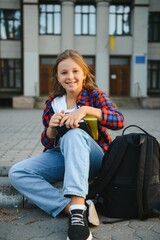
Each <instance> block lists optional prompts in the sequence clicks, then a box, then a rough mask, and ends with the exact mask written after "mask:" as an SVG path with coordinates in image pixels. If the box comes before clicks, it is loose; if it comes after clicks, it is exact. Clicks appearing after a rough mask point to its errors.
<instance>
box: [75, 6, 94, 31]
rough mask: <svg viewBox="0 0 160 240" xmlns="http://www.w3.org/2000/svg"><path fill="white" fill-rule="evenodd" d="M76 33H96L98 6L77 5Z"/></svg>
mask: <svg viewBox="0 0 160 240" xmlns="http://www.w3.org/2000/svg"><path fill="white" fill-rule="evenodd" d="M74 32H75V35H95V34H96V7H95V6H94V5H76V6H75V29H74Z"/></svg>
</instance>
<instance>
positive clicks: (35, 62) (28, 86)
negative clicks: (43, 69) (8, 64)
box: [23, 0, 39, 96]
mask: <svg viewBox="0 0 160 240" xmlns="http://www.w3.org/2000/svg"><path fill="white" fill-rule="evenodd" d="M38 21H39V18H38V0H23V31H24V32H23V54H24V65H23V69H24V96H37V95H39V90H37V89H39V88H38V84H39V57H38V35H39V34H38V26H39V24H38Z"/></svg>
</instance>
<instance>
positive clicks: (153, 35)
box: [148, 12, 160, 42]
mask: <svg viewBox="0 0 160 240" xmlns="http://www.w3.org/2000/svg"><path fill="white" fill-rule="evenodd" d="M148 35H149V36H148V39H149V42H160V12H152V13H150V14H149V31H148Z"/></svg>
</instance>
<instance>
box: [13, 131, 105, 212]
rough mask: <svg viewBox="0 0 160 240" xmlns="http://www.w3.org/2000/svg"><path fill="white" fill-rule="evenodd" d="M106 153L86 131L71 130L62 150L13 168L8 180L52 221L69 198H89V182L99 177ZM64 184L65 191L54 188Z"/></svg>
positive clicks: (64, 140)
mask: <svg viewBox="0 0 160 240" xmlns="http://www.w3.org/2000/svg"><path fill="white" fill-rule="evenodd" d="M103 154H104V153H103V150H102V149H101V148H100V146H99V145H98V144H97V143H96V142H95V141H94V140H93V139H92V138H91V137H90V136H89V135H88V134H87V133H86V132H84V131H83V130H81V129H79V128H75V129H71V130H69V131H68V132H67V133H66V134H65V135H64V136H63V137H62V138H61V141H60V147H59V148H53V149H48V150H47V151H46V152H43V153H41V154H40V155H38V156H36V157H31V158H28V159H26V160H24V161H21V162H19V163H17V164H15V165H14V166H13V167H11V169H10V171H9V179H10V182H11V184H12V185H13V186H14V187H15V189H17V190H18V191H19V192H20V193H21V194H23V195H24V196H25V197H27V198H28V199H30V200H31V201H32V202H33V203H34V204H36V205H37V206H38V207H40V208H41V209H43V210H44V211H45V212H47V213H48V214H50V215H52V216H53V217H55V216H57V215H58V214H59V213H60V212H61V211H62V210H63V209H64V208H65V207H66V206H67V205H68V203H69V202H70V196H71V195H75V196H81V197H84V198H85V197H86V195H87V193H88V179H90V178H93V177H94V176H96V175H97V173H98V171H99V169H100V166H101V162H102V158H103ZM62 180H63V189H58V188H55V187H54V186H53V185H52V184H53V183H54V182H57V181H62Z"/></svg>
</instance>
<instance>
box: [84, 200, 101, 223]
mask: <svg viewBox="0 0 160 240" xmlns="http://www.w3.org/2000/svg"><path fill="white" fill-rule="evenodd" d="M86 207H87V218H88V222H89V223H90V224H92V225H94V226H98V225H99V217H98V214H97V211H96V208H95V206H94V203H93V202H92V200H89V199H88V200H87V201H86Z"/></svg>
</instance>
